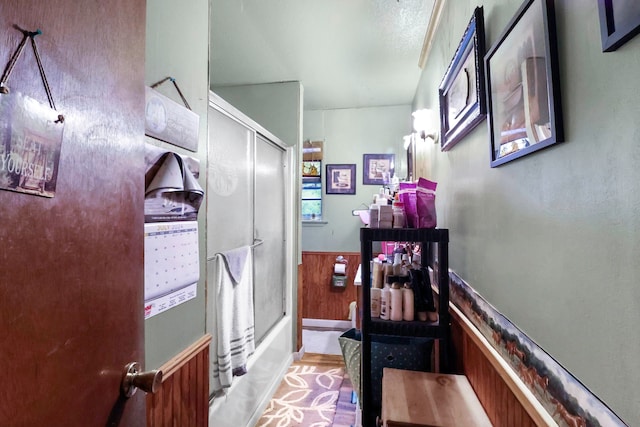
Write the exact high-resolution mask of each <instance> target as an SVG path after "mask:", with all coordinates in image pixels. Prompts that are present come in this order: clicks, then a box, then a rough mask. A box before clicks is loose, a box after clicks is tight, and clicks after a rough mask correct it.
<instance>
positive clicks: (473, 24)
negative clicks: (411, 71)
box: [439, 7, 487, 151]
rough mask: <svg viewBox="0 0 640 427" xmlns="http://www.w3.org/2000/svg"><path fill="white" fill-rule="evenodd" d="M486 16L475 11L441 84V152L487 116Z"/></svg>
mask: <svg viewBox="0 0 640 427" xmlns="http://www.w3.org/2000/svg"><path fill="white" fill-rule="evenodd" d="M483 58H484V14H483V9H482V7H476V9H475V11H474V13H473V16H472V17H471V21H470V22H469V25H468V26H467V29H466V31H465V32H464V35H463V36H462V40H460V44H459V45H458V49H457V50H456V53H455V55H454V56H453V59H452V60H451V64H449V68H448V69H447V71H446V73H445V75H444V78H443V79H442V83H440V88H439V93H440V134H441V136H440V150H442V151H448V150H449V149H451V148H452V147H453V146H454V145H455V144H457V143H458V142H459V141H460V140H461V139H462V138H464V137H465V136H466V135H467V134H468V133H469V132H471V130H473V128H475V127H476V126H478V124H480V122H482V121H483V120H484V118H485V116H486V114H487V104H486V102H487V101H486V94H485V90H484V62H483Z"/></svg>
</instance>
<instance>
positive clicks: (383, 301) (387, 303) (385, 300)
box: [380, 276, 393, 320]
mask: <svg viewBox="0 0 640 427" xmlns="http://www.w3.org/2000/svg"><path fill="white" fill-rule="evenodd" d="M389 278H393V276H388V277H387V281H389V280H390V279H389ZM390 308H391V288H390V287H389V283H385V284H384V288H382V291H381V292H380V318H381V319H384V320H389V313H390Z"/></svg>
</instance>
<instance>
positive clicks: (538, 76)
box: [485, 0, 563, 167]
mask: <svg viewBox="0 0 640 427" xmlns="http://www.w3.org/2000/svg"><path fill="white" fill-rule="evenodd" d="M485 70H486V73H487V74H486V84H487V107H488V122H489V133H490V140H491V157H490V159H491V167H496V166H499V165H501V164H503V163H506V162H509V161H511V160H515V159H517V158H520V157H522V156H526V155H527V154H530V153H533V152H535V151H538V150H541V149H543V148H546V147H549V146H551V145H553V144H556V143H558V142H560V141H562V139H563V126H562V114H561V103H560V85H559V81H560V79H559V71H558V52H557V46H556V26H555V13H554V7H553V0H526V1H525V2H524V4H523V5H522V6H521V7H520V9H519V10H518V12H517V13H516V15H515V16H514V17H513V19H512V20H511V22H509V25H508V26H507V28H506V29H505V30H504V32H503V33H502V35H500V37H499V38H498V40H497V42H496V43H495V44H494V45H493V46H492V47H491V49H489V51H488V52H487V55H486V56H485Z"/></svg>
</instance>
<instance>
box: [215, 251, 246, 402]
mask: <svg viewBox="0 0 640 427" xmlns="http://www.w3.org/2000/svg"><path fill="white" fill-rule="evenodd" d="M240 260H244V265H243V266H242V273H241V274H240V275H238V274H237V271H234V275H233V276H235V277H232V274H231V272H230V270H229V266H231V268H232V269H234V267H237V266H238V264H239V261H240ZM215 269H216V274H217V276H216V281H215V283H216V314H217V316H216V319H217V322H216V331H217V334H216V337H215V338H216V339H215V340H216V341H217V344H216V353H217V354H215V355H213V357H212V362H213V389H214V391H219V390H221V389H223V388H227V387H230V386H231V381H232V380H233V376H239V375H244V374H245V373H247V367H246V365H247V360H248V358H249V356H251V355H252V354H253V352H254V350H255V341H254V324H255V323H254V316H253V255H252V253H251V248H250V247H249V246H246V247H243V248H241V249H240V250H234V251H230V252H229V253H224V254H216V256H215ZM234 279H236V280H234Z"/></svg>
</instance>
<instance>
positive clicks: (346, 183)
mask: <svg viewBox="0 0 640 427" xmlns="http://www.w3.org/2000/svg"><path fill="white" fill-rule="evenodd" d="M326 179H327V181H326V186H325V188H326V190H325V191H326V193H327V194H356V165H327V178H326Z"/></svg>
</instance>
